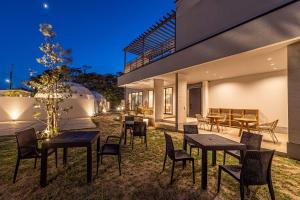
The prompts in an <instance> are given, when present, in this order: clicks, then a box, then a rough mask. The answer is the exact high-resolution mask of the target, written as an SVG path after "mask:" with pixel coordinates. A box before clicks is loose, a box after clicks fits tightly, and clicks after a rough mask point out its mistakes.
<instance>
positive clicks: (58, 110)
mask: <svg viewBox="0 0 300 200" xmlns="http://www.w3.org/2000/svg"><path fill="white" fill-rule="evenodd" d="M40 32H41V33H42V35H43V36H44V40H45V41H44V43H42V44H41V46H40V50H41V51H42V53H43V56H42V57H40V58H37V62H38V63H40V64H41V65H43V66H44V67H45V68H46V70H45V71H44V72H43V73H42V74H41V75H39V76H37V77H33V78H31V80H30V81H29V82H28V85H29V86H30V87H31V88H32V89H33V90H35V91H36V92H37V98H36V104H37V105H36V107H37V108H39V111H37V112H35V117H36V118H37V119H39V118H40V116H41V110H44V111H45V112H46V114H47V122H46V125H47V127H46V130H45V131H44V132H43V136H44V137H47V138H49V137H52V136H54V135H56V134H57V133H58V132H59V125H58V122H59V119H60V117H61V114H62V112H66V111H68V110H69V109H70V108H62V107H61V103H62V102H63V101H64V100H65V99H66V98H69V97H70V96H71V90H70V87H69V86H68V85H67V84H65V81H66V80H67V79H68V78H70V77H69V74H70V70H69V68H68V67H67V64H68V63H70V62H71V58H70V57H69V55H70V53H71V51H70V50H64V49H63V48H62V47H61V46H60V45H59V44H58V43H56V41H55V37H56V34H55V32H53V30H52V25H50V24H41V25H40Z"/></svg>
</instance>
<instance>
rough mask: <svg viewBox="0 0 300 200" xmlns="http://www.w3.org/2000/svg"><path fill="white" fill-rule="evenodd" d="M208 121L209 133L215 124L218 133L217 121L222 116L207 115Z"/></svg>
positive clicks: (218, 125)
mask: <svg viewBox="0 0 300 200" xmlns="http://www.w3.org/2000/svg"><path fill="white" fill-rule="evenodd" d="M206 117H207V118H208V119H209V121H210V131H212V128H213V125H214V124H216V126H217V130H218V132H220V124H219V120H220V119H222V118H223V116H222V115H207V116H206Z"/></svg>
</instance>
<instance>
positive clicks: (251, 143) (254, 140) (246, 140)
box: [223, 131, 262, 165]
mask: <svg viewBox="0 0 300 200" xmlns="http://www.w3.org/2000/svg"><path fill="white" fill-rule="evenodd" d="M261 142H262V135H260V134H254V133H249V132H246V131H244V132H243V134H242V137H241V141H240V143H242V144H245V145H246V150H260V147H261ZM226 154H229V155H231V156H233V157H235V158H237V159H238V160H239V161H240V162H242V160H241V151H238V150H225V151H224V158H223V164H224V165H225V162H226Z"/></svg>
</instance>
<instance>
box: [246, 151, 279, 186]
mask: <svg viewBox="0 0 300 200" xmlns="http://www.w3.org/2000/svg"><path fill="white" fill-rule="evenodd" d="M273 155H274V150H267V151H257V150H250V151H247V152H246V154H245V158H244V160H243V165H242V170H241V181H242V182H243V184H244V185H264V184H267V183H268V180H269V178H271V166H272V159H273Z"/></svg>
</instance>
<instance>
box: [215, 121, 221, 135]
mask: <svg viewBox="0 0 300 200" xmlns="http://www.w3.org/2000/svg"><path fill="white" fill-rule="evenodd" d="M215 122H216V125H217V130H218V133H219V132H220V125H219V121H218V120H217V119H216V121H215Z"/></svg>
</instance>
